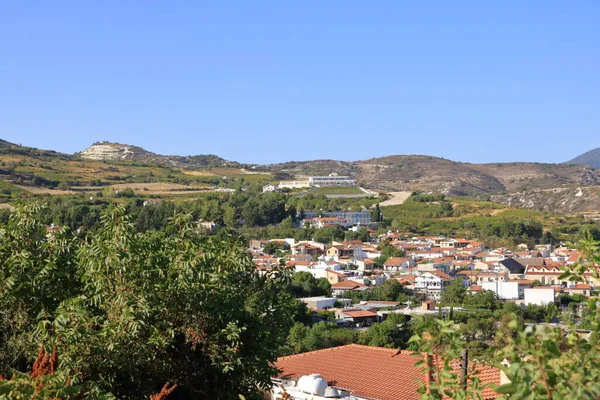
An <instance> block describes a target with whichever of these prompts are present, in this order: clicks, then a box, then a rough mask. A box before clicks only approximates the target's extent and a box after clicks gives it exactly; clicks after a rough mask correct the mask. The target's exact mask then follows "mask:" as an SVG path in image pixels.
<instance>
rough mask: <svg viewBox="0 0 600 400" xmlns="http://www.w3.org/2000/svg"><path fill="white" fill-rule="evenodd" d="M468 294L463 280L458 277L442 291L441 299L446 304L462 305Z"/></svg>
mask: <svg viewBox="0 0 600 400" xmlns="http://www.w3.org/2000/svg"><path fill="white" fill-rule="evenodd" d="M466 295H467V289H466V288H465V285H463V280H462V279H460V278H456V279H453V280H452V282H450V285H448V286H447V287H446V288H445V289H444V290H443V291H442V298H441V300H442V303H444V304H455V305H462V303H463V301H464V300H465V296H466Z"/></svg>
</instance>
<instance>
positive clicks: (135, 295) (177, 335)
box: [0, 205, 296, 399]
mask: <svg viewBox="0 0 600 400" xmlns="http://www.w3.org/2000/svg"><path fill="white" fill-rule="evenodd" d="M43 211H44V210H43V209H42V208H41V207H40V206H37V205H30V206H27V207H25V208H23V209H20V210H19V211H18V212H16V213H15V214H13V215H12V216H11V218H10V220H9V222H8V224H7V225H6V227H5V228H4V229H3V230H2V231H1V232H0V264H1V268H0V280H1V282H2V283H3V284H2V290H1V291H0V310H1V320H0V322H1V325H0V329H1V334H2V341H1V345H2V351H1V352H0V369H1V371H2V373H4V374H5V375H7V376H18V371H25V370H26V369H27V368H28V367H29V365H30V363H31V361H32V360H33V358H35V357H34V355H35V354H37V349H38V348H39V346H40V345H42V344H45V345H48V344H51V345H56V346H57V348H58V352H59V354H60V355H61V362H60V365H59V366H58V369H57V373H58V374H60V376H62V377H65V376H69V377H71V378H72V380H73V383H74V384H79V385H81V386H83V387H85V388H86V391H87V392H86V393H87V394H86V396H87V397H88V398H99V397H100V396H102V395H114V396H116V397H119V398H131V399H136V398H147V397H148V396H149V395H150V394H153V393H158V392H160V391H161V388H162V387H163V385H164V384H165V383H166V382H171V383H173V384H177V389H176V391H175V393H176V395H177V396H179V397H183V398H216V397H227V398H233V397H237V396H238V395H239V394H241V395H244V396H246V398H252V397H253V396H256V395H257V388H266V387H268V386H269V384H270V376H271V375H272V373H273V372H274V370H273V366H272V364H271V362H272V361H274V359H275V358H276V356H277V353H276V352H277V348H278V347H279V346H280V345H281V344H282V343H283V340H284V338H285V336H286V333H287V331H288V329H289V327H290V326H291V322H292V316H293V313H294V310H295V307H296V306H295V300H294V299H293V297H292V296H291V295H290V294H289V293H288V292H287V290H286V288H287V287H288V284H289V280H290V276H289V275H290V274H289V271H288V270H287V269H279V268H275V269H273V271H272V272H271V273H270V274H268V275H265V276H261V275H259V274H258V272H257V271H256V268H255V266H254V264H253V263H252V260H251V258H250V256H249V254H248V253H247V252H246V251H245V249H244V248H243V247H242V246H240V245H239V243H238V241H237V240H236V239H235V238H233V237H228V238H227V237H226V238H225V239H224V240H219V239H217V238H215V237H203V236H199V235H198V234H197V233H196V231H195V225H194V224H193V223H192V217H191V216H190V215H189V214H188V215H177V216H175V217H174V218H173V219H172V220H171V222H170V226H171V230H172V232H173V233H172V234H170V235H167V234H166V233H164V232H161V233H157V232H148V233H137V232H136V229H135V227H134V225H133V224H132V223H131V222H130V220H129V218H128V217H127V215H125V212H124V209H123V208H120V207H117V208H114V209H112V210H111V212H110V213H107V214H105V215H104V216H103V217H102V221H101V224H102V226H101V228H100V229H99V230H98V231H97V232H95V233H94V234H91V235H89V236H87V237H78V236H73V235H70V234H68V233H67V230H66V229H65V228H61V229H56V230H51V231H48V232H47V231H46V228H45V226H44V225H43V224H42V223H41V222H40V213H43ZM8 382H9V381H7V382H0V390H4V389H5V388H6V387H7V386H6V385H14V383H8Z"/></svg>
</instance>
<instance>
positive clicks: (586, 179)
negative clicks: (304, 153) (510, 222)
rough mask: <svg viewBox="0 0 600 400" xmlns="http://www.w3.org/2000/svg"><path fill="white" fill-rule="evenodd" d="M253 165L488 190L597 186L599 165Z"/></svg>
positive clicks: (388, 184) (376, 181)
mask: <svg viewBox="0 0 600 400" xmlns="http://www.w3.org/2000/svg"><path fill="white" fill-rule="evenodd" d="M254 169H255V170H265V171H269V172H274V173H287V174H290V175H293V176H296V177H300V176H308V175H322V174H328V173H331V172H337V173H338V174H340V175H352V176H355V177H356V179H357V180H358V181H359V182H360V183H361V184H362V185H364V186H366V187H368V188H370V189H381V190H401V191H405V190H406V191H424V192H435V193H445V194H452V195H457V196H489V195H493V194H503V193H515V192H523V191H528V190H532V189H549V188H562V187H566V186H568V187H579V186H600V170H599V169H595V168H592V167H588V166H581V165H567V164H542V163H528V162H520V163H519V162H513V163H495V164H469V163H461V162H456V161H451V160H447V159H444V158H439V157H431V156H421V155H395V156H387V157H380V158H372V159H369V160H362V161H354V162H346V161H335V160H316V161H299V162H293V161H292V162H286V163H282V164H270V165H260V166H256V167H255V168H254Z"/></svg>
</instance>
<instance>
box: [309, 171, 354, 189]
mask: <svg viewBox="0 0 600 400" xmlns="http://www.w3.org/2000/svg"><path fill="white" fill-rule="evenodd" d="M308 184H309V185H310V186H356V179H352V178H350V177H349V176H338V174H336V173H332V174H329V176H310V177H309V178H308Z"/></svg>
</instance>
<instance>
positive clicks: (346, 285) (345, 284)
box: [331, 279, 367, 289]
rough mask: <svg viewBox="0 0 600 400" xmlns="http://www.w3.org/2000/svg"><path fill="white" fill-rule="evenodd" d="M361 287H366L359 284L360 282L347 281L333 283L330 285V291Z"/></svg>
mask: <svg viewBox="0 0 600 400" xmlns="http://www.w3.org/2000/svg"><path fill="white" fill-rule="evenodd" d="M363 286H367V285H365V284H364V283H361V282H356V281H353V280H350V279H347V280H345V281H341V282H337V283H334V284H333V285H331V288H332V289H353V288H355V287H363Z"/></svg>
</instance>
